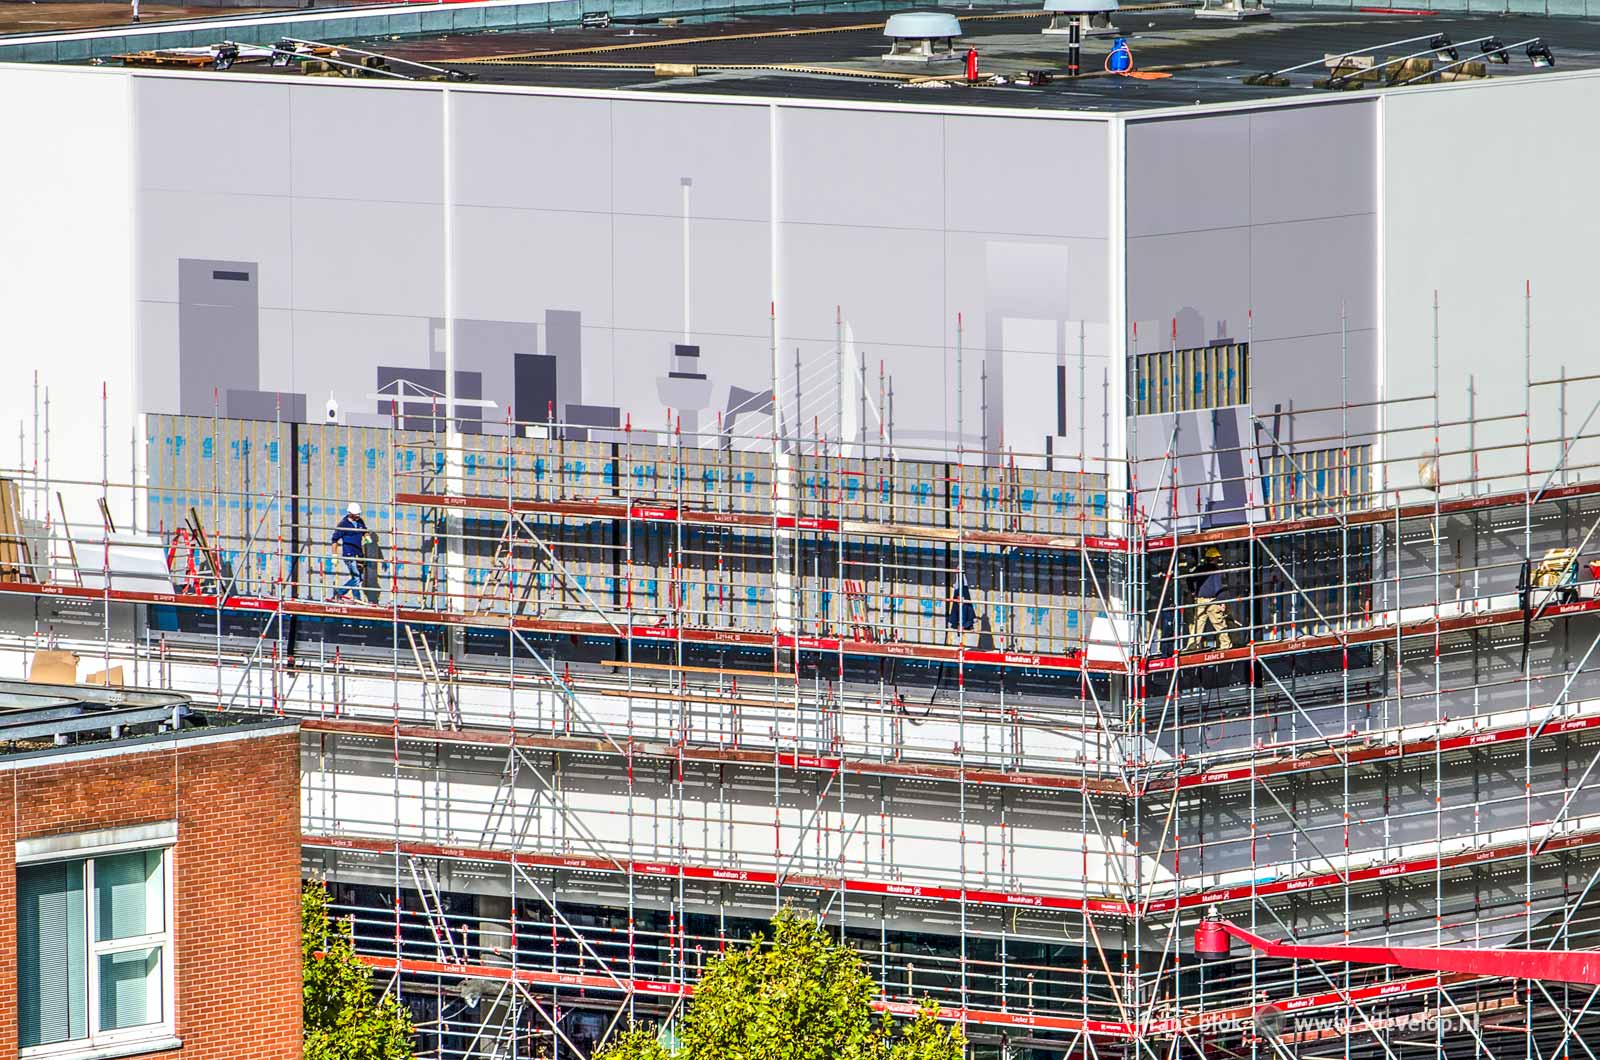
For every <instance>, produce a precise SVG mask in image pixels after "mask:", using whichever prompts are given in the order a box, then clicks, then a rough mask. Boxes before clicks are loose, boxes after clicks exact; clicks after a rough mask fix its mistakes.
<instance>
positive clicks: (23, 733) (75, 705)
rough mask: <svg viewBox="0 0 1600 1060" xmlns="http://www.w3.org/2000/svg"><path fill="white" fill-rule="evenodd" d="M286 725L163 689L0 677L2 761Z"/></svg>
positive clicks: (277, 719) (0, 750) (131, 747)
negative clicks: (200, 704)
mask: <svg viewBox="0 0 1600 1060" xmlns="http://www.w3.org/2000/svg"><path fill="white" fill-rule="evenodd" d="M285 724H291V725H292V724H293V723H285V722H284V721H283V719H280V718H265V717H263V716H262V715H260V714H255V713H243V712H229V711H220V710H212V709H205V710H202V709H201V708H199V707H198V706H196V705H195V704H194V703H193V702H192V701H191V700H190V698H189V697H188V696H186V695H182V694H180V693H176V692H167V691H162V690H160V689H146V688H119V687H116V686H112V687H110V688H104V687H91V686H85V685H58V684H46V683H43V682H38V681H5V680H0V761H9V760H11V759H13V758H37V757H47V756H49V755H53V754H61V753H64V752H70V751H73V750H76V749H81V748H82V747H83V746H84V745H86V744H93V745H96V747H97V748H103V749H119V748H123V747H126V748H128V749H129V750H135V749H138V748H140V747H141V746H142V745H144V744H147V743H150V742H151V741H152V740H163V739H164V740H173V739H184V740H186V739H191V738H195V737H200V736H207V735H212V736H214V735H218V734H219V733H223V732H231V731H244V730H248V729H254V728H260V727H263V726H267V727H271V726H283V725H285Z"/></svg>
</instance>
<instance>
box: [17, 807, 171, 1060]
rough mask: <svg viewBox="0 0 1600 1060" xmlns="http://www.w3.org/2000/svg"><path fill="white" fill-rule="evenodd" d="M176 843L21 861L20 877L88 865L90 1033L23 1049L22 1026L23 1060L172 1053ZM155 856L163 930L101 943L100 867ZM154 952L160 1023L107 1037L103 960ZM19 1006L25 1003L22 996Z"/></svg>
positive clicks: (89, 849) (88, 849)
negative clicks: (158, 867) (113, 860)
mask: <svg viewBox="0 0 1600 1060" xmlns="http://www.w3.org/2000/svg"><path fill="white" fill-rule="evenodd" d="M174 842H175V837H173V838H167V839H163V840H156V841H150V840H146V841H143V842H136V843H126V842H113V843H108V844H105V845H94V846H85V847H82V848H79V849H72V850H61V851H60V852H59V853H51V854H44V855H40V856H31V857H27V856H25V857H19V858H18V860H17V865H16V869H17V871H18V872H20V871H23V870H26V869H31V868H36V867H40V866H44V865H61V864H72V863H81V864H82V865H83V902H84V905H85V908H84V910H83V924H84V944H83V947H84V952H83V956H84V992H85V995H86V996H85V998H84V1002H85V1003H84V1015H85V1023H84V1026H85V1029H86V1031H87V1033H86V1035H85V1036H84V1037H82V1038H69V1039H67V1040H65V1041H60V1042H49V1043H45V1044H42V1045H28V1046H24V1045H22V1044H21V1027H20V1026H19V1027H18V1043H17V1057H18V1060H35V1058H37V1060H45V1058H66V1057H73V1056H78V1055H84V1054H87V1055H92V1056H98V1055H102V1054H104V1055H116V1056H121V1055H128V1054H132V1053H136V1052H141V1051H144V1050H141V1049H140V1048H139V1046H140V1045H141V1044H142V1043H149V1048H151V1049H157V1048H168V1047H170V1046H172V1045H173V1043H174V1041H175V1036H176V1034H177V1030H176V1028H177V1020H176V1013H177V996H176V993H177V991H176V987H177V974H176V968H175V963H176V961H175V950H176V941H175V936H176V932H175V930H174V921H173V917H174V908H175V905H174V895H173V883H174V871H173V862H174V860H175V859H174V857H173V845H174ZM19 845H20V844H19ZM151 852H156V853H159V854H160V856H161V893H162V901H161V905H160V912H161V930H160V931H157V932H146V933H145V934H142V935H130V936H127V937H125V938H119V939H106V940H104V941H101V940H100V939H99V938H98V936H99V934H100V931H99V927H100V910H99V905H100V903H99V902H98V901H97V900H96V891H95V862H97V861H100V860H104V859H107V858H114V857H121V856H123V855H127V854H143V853H151ZM14 886H15V884H14ZM150 949H158V950H159V951H160V961H161V971H160V983H161V1018H160V1019H159V1020H157V1021H156V1022H154V1023H142V1024H139V1025H138V1026H135V1027H123V1028H120V1029H117V1030H107V1031H102V1030H100V959H101V957H103V956H107V955H111V954H116V953H129V952H138V951H143V950H150ZM20 958H21V955H20V954H18V961H19V968H18V984H19V985H18V989H19V990H20V983H21V968H20ZM16 1000H18V1001H20V995H19V997H18V998H17V999H16Z"/></svg>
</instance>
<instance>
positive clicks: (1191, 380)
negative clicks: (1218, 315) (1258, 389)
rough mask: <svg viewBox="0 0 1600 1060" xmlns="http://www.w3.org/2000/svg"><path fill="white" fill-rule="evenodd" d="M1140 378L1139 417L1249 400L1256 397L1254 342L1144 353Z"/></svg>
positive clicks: (1138, 368)
mask: <svg viewBox="0 0 1600 1060" xmlns="http://www.w3.org/2000/svg"><path fill="white" fill-rule="evenodd" d="M1134 379H1135V402H1134V409H1135V414H1136V415H1139V416H1149V415H1152V414H1155V413H1160V412H1193V411H1194V410H1196V409H1214V408H1221V407H1222V406H1224V405H1243V404H1245V403H1246V402H1248V401H1249V400H1250V344H1249V343H1248V342H1222V343H1218V344H1216V345H1214V346H1201V347H1199V348H1197V349H1192V350H1166V351H1164V352H1161V353H1141V354H1139V356H1138V358H1137V363H1136V364H1135V366H1134Z"/></svg>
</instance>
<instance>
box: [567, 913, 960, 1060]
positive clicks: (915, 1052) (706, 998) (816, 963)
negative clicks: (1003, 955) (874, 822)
mask: <svg viewBox="0 0 1600 1060" xmlns="http://www.w3.org/2000/svg"><path fill="white" fill-rule="evenodd" d="M878 994H879V989H878V984H877V983H875V982H874V981H873V979H872V976H871V975H870V974H869V973H868V971H867V969H866V966H865V965H864V964H863V963H862V960H861V957H860V956H859V955H858V954H857V953H856V952H855V951H854V950H852V949H850V948H849V947H847V946H842V945H839V944H838V943H836V942H834V940H833V939H832V938H831V937H830V936H829V935H828V933H827V932H826V931H825V930H824V929H823V928H822V926H821V925H820V924H818V923H817V922H816V921H815V920H814V919H812V918H810V917H807V916H803V915H801V914H800V913H797V912H795V911H793V910H787V909H786V910H783V911H782V912H780V913H779V914H778V915H777V916H775V917H774V918H773V920H772V937H771V939H770V940H768V939H767V938H766V937H765V936H764V935H762V934H759V933H758V934H756V935H755V936H753V937H752V938H751V940H750V944H749V945H748V946H741V947H736V948H734V949H732V950H730V951H729V952H727V953H725V954H723V955H721V956H720V957H717V958H715V959H714V960H712V961H711V962H710V963H709V964H708V965H707V966H706V970H705V974H704V975H703V976H702V977H701V979H700V982H699V983H698V984H697V985H696V986H695V992H694V996H693V998H692V999H691V1000H690V1002H689V1005H688V1008H687V1009H686V1011H685V1015H684V1017H683V1023H682V1027H681V1039H682V1048H681V1049H680V1050H678V1052H677V1053H676V1056H677V1057H678V1058H679V1060H958V1058H959V1057H960V1056H961V1055H962V1053H963V1051H964V1050H965V1047H966V1039H965V1038H964V1037H963V1036H962V1034H961V1031H960V1029H958V1028H956V1027H952V1026H944V1025H941V1024H940V1023H939V1022H938V1019H937V1017H938V1012H939V1007H938V1005H936V1004H934V1003H933V1002H932V1001H925V1002H924V1003H923V1004H922V1005H921V1006H920V1007H919V1009H918V1012H917V1015H916V1016H915V1017H914V1018H913V1019H911V1020H910V1021H908V1022H906V1023H904V1024H902V1025H900V1026H898V1027H897V1026H896V1024H895V1021H894V1020H893V1019H892V1018H890V1017H889V1016H888V1015H887V1014H885V1013H875V1012H874V1011H873V1008H872V1003H873V1001H874V999H876V998H877V997H878ZM667 1055H669V1054H668V1053H667V1051H666V1050H665V1049H664V1048H663V1047H662V1046H661V1045H660V1044H659V1042H658V1041H657V1039H656V1036H655V1034H654V1033H653V1032H652V1031H651V1030H648V1029H645V1028H639V1027H634V1028H630V1029H629V1031H628V1032H627V1033H626V1034H624V1035H622V1036H621V1037H619V1038H617V1039H615V1040H614V1041H613V1042H612V1043H611V1044H610V1045H608V1046H607V1048H606V1049H604V1050H602V1052H601V1053H600V1054H599V1057H600V1060H659V1058H662V1057H666V1056H667Z"/></svg>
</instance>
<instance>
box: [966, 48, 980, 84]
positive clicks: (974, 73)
mask: <svg viewBox="0 0 1600 1060" xmlns="http://www.w3.org/2000/svg"><path fill="white" fill-rule="evenodd" d="M977 80H978V49H976V48H968V49H967V83H968V84H971V83H973V82H975V81H977Z"/></svg>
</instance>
